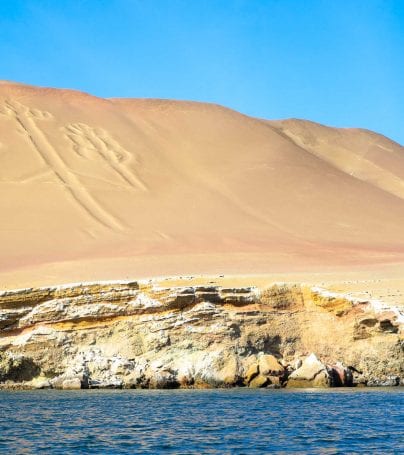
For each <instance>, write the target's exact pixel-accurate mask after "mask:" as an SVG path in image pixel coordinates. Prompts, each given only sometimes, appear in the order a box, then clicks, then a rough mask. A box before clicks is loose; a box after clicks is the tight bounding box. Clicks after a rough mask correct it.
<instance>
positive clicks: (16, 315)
mask: <svg viewBox="0 0 404 455" xmlns="http://www.w3.org/2000/svg"><path fill="white" fill-rule="evenodd" d="M183 284H184V285H183V286H164V281H158V280H148V281H125V282H123V281H117V282H102V283H82V284H72V285H63V286H54V287H42V288H29V289H22V290H15V291H4V292H1V293H0V386H2V387H34V388H45V387H54V388H88V387H89V388H97V387H130V388H133V387H142V388H160V387H162V388H163V387H230V386H249V387H266V386H271V387H280V386H287V387H311V386H318V387H324V386H325V387H327V386H338V385H352V384H354V385H355V384H367V385H397V384H399V383H400V380H401V381H402V379H400V378H402V376H403V365H402V358H403V356H402V354H403V353H402V347H403V336H402V335H403V330H402V322H403V315H402V313H400V311H399V310H398V309H397V308H394V307H388V306H386V305H383V304H382V303H381V302H375V301H372V300H371V299H369V300H357V299H356V300H355V299H352V298H348V297H347V296H344V295H339V294H334V293H331V292H328V291H326V290H324V289H322V288H318V287H312V286H308V285H306V286H305V285H301V284H293V283H283V284H273V285H271V286H269V287H265V288H258V287H223V286H218V285H212V284H210V283H209V280H208V279H207V280H206V285H200V284H198V285H196V284H193V283H192V281H189V282H187V280H184V281H183Z"/></svg>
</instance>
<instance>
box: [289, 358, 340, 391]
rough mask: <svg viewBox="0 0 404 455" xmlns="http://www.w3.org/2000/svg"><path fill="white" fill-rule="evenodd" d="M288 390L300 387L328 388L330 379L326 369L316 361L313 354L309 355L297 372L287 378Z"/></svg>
mask: <svg viewBox="0 0 404 455" xmlns="http://www.w3.org/2000/svg"><path fill="white" fill-rule="evenodd" d="M286 386H287V387H288V388H300V387H303V388H305V387H330V386H331V377H330V374H329V373H328V370H327V367H326V366H325V365H324V364H323V363H322V362H320V360H318V358H317V357H316V355H315V354H310V355H309V356H308V357H306V359H304V361H303V362H302V365H301V367H300V368H298V369H297V370H295V371H293V373H291V375H290V376H289V378H288V382H287V385H286Z"/></svg>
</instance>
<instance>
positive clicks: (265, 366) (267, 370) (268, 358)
mask: <svg viewBox="0 0 404 455" xmlns="http://www.w3.org/2000/svg"><path fill="white" fill-rule="evenodd" d="M259 370H260V374H262V375H264V376H283V375H284V373H285V368H284V367H283V366H282V365H281V364H280V363H279V362H278V360H277V359H276V357H274V356H273V355H268V354H266V355H262V356H261V357H260V358H259Z"/></svg>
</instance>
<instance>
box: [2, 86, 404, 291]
mask: <svg viewBox="0 0 404 455" xmlns="http://www.w3.org/2000/svg"><path fill="white" fill-rule="evenodd" d="M0 213H1V224H0V252H1V256H0V257H1V259H0V285H1V287H15V286H16V285H30V283H31V282H36V283H39V282H42V283H48V284H49V283H58V282H66V281H74V280H81V279H83V280H84V279H110V278H124V277H126V276H137V277H141V276H149V275H159V276H162V275H168V274H183V273H219V272H228V273H264V272H267V271H271V272H273V271H298V270H301V271H306V270H325V269H326V268H328V267H331V268H333V267H334V268H335V267H351V266H354V265H369V264H384V263H394V262H402V261H404V235H403V226H404V151H403V147H402V146H401V145H399V144H397V143H395V142H393V141H391V140H389V139H387V138H385V137H383V136H381V135H378V134H376V133H373V132H370V131H366V130H359V129H337V128H330V127H326V126H322V125H319V124H316V123H312V122H308V121H303V120H282V121H267V120H262V119H257V118H252V117H248V116H245V115H242V114H240V113H237V112H235V111H232V110H230V109H226V108H224V107H221V106H217V105H212V104H203V103H196V102H183V101H169V100H154V99H101V98H97V97H94V96H91V95H88V94H84V93H81V92H77V91H71V90H57V89H45V88H38V87H32V86H26V85H21V84H13V83H8V82H3V83H0Z"/></svg>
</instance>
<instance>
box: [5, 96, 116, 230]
mask: <svg viewBox="0 0 404 455" xmlns="http://www.w3.org/2000/svg"><path fill="white" fill-rule="evenodd" d="M1 113H3V114H5V115H7V116H8V117H10V118H12V119H14V120H15V121H16V123H17V124H18V125H19V127H21V128H22V129H23V130H24V131H25V133H26V135H27V137H28V139H29V141H30V142H31V144H32V146H33V148H34V149H35V150H36V152H37V153H38V154H39V155H40V157H41V158H42V160H43V161H44V162H45V163H46V164H47V166H48V167H49V168H50V169H51V170H52V171H53V173H54V174H55V176H56V177H57V179H58V180H59V181H60V182H61V183H62V184H63V186H64V188H65V189H66V190H67V191H68V192H69V194H70V195H71V197H72V198H73V200H74V201H75V202H76V203H77V204H78V205H79V207H80V208H81V209H82V210H84V211H85V212H86V213H87V215H89V216H90V217H91V218H92V219H94V220H96V221H97V222H98V223H100V224H102V225H103V226H105V227H107V228H112V229H113V228H118V229H122V225H121V224H120V223H119V221H118V220H117V219H116V218H115V217H114V216H113V215H111V214H110V213H109V212H108V211H107V210H106V209H104V207H103V206H102V205H101V204H100V203H99V202H98V201H96V200H95V199H94V198H93V197H92V196H91V194H90V193H89V192H88V191H87V190H86V189H85V188H84V187H83V186H82V185H81V183H80V181H79V180H78V179H77V177H76V176H75V175H74V174H73V173H72V172H71V171H70V170H69V168H68V167H67V166H66V164H65V162H64V161H63V159H62V158H61V156H60V155H59V153H58V152H57V151H56V150H55V148H54V147H53V146H52V145H51V143H50V142H49V141H48V139H47V138H46V136H45V133H44V132H43V131H42V130H41V129H40V128H39V127H38V125H37V124H36V123H35V120H37V119H39V120H47V119H50V118H52V115H51V114H50V113H49V112H44V111H40V110H38V109H30V108H29V107H27V106H24V105H23V104H21V103H18V102H16V101H6V102H5V104H4V105H3V106H2V109H1Z"/></svg>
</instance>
